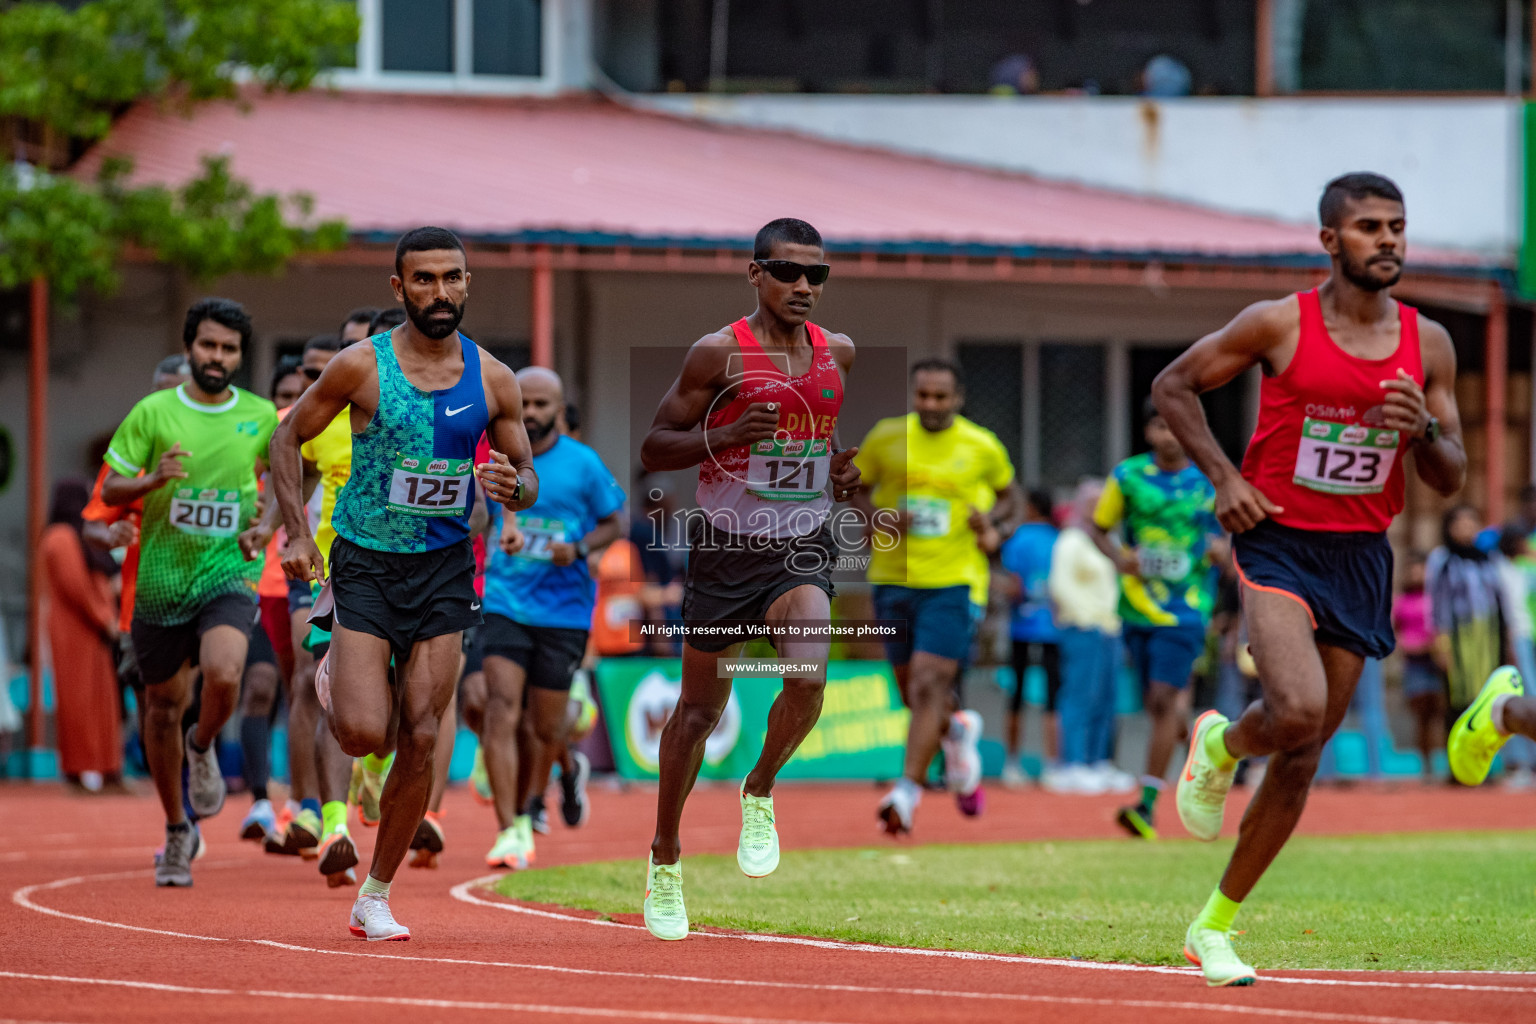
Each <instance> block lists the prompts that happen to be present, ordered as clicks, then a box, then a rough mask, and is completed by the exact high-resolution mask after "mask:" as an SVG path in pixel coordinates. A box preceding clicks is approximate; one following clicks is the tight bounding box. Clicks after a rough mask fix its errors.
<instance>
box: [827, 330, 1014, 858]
mask: <svg viewBox="0 0 1536 1024" xmlns="http://www.w3.org/2000/svg"><path fill="white" fill-rule="evenodd" d="M964 397H965V393H964V391H963V390H962V388H961V385H960V371H959V368H958V367H956V366H955V365H954V364H953V363H951V362H949V361H947V360H944V359H924V360H922V361H921V362H919V363H917V364H916V365H914V366H913V367H912V408H913V411H912V412H911V413H909V414H908V415H906V416H896V417H891V418H889V419H884V420H881V421H880V422H879V423H876V424H875V426H874V428H873V429H872V430H870V432H869V436H868V437H866V438H865V439H864V443H863V444H861V445H859V454H858V456H857V457H856V458H855V460H854V461H855V463H856V464H857V465H858V467H859V472H860V474H861V475H862V478H863V482H864V489H863V490H861V491H860V493H859V495H858V497H856V498H855V503H856V504H857V505H858V506H859V507H860V508H862V509H863V510H864V513H865V515H866V516H867V517H869V519H870V522H871V524H872V525H873V528H874V530H875V531H879V534H880V535H877V536H874V537H873V541H874V543H873V552H872V555H871V557H870V562H869V580H870V582H871V583H874V584H875V614H876V616H877V617H878V618H881V619H902V620H905V621H906V623H907V632H906V635H905V636H903V637H899V638H898V639H897V640H895V641H888V642H887V643H886V645H885V646H886V656H887V657H888V658H890V660H891V665H892V667H893V668H894V669H895V671H896V682H897V685H898V686H899V687H900V688H901V696H902V700H903V701H905V702H906V705H907V707H909V708H910V709H911V710H912V720H911V723H910V724H909V726H908V732H907V755H906V764H905V767H904V770H903V773H902V777H901V778H900V779H898V780H897V782H896V785H895V786H894V787H892V789H891V791H890V792H889V793H887V794H886V796H885V799H883V800H881V801H880V807H879V811H878V814H879V818H880V821H881V822H882V824H883V825H884V827H885V829H886V831H887V832H889V833H890V834H891V835H896V834H899V833H902V832H910V831H911V830H912V818H913V814H914V812H915V811H916V810H917V805H918V802H919V801H920V800H921V799H922V794H923V782H924V780H926V779H927V777H928V766H929V764H930V763H931V762H932V761H933V755H934V754H936V753H937V752H938V750H939V748H940V746H941V745H942V746H943V748H944V782H945V786H946V788H948V789H949V790H950V791H951V792H953V793H954V794H955V797H956V800H957V802H958V803H959V805H960V810H961V811H962V812H963V813H965V814H967V815H976V814H979V813H981V810H982V807H983V806H984V802H985V796H984V794H983V792H982V790H981V756H980V753H979V751H978V750H977V741H978V740H979V739H980V738H981V716H980V715H978V714H977V713H976V712H974V711H962V710H960V701H959V699H958V697H959V679H960V675H961V672H962V670H963V668H964V665H965V663H966V661H967V658H968V655H969V653H970V646H971V639H972V637H973V636H974V635H975V632H976V626H977V625H978V624H979V623H980V621H981V616H982V613H983V612H984V611H985V610H986V602H987V582H988V579H989V575H990V574H989V569H988V564H987V560H988V559H989V558H990V557H991V556H992V555H993V554H994V553H995V552H996V551H997V549H998V548H999V547H1000V546H1001V545H1002V542H1003V540H1005V539H1006V538H1007V536H1008V535H1009V534H1011V533H1012V532H1013V529H1014V527H1015V526H1017V525H1018V523H1017V522H1016V521H1015V517H1016V516H1017V515H1018V514H1019V513H1020V512H1021V511H1022V509H1023V506H1024V502H1023V500H1022V499H1021V497H1020V496H1019V495H1018V493H1017V492H1018V485H1017V484H1016V483H1014V477H1013V466H1012V464H1011V463H1010V462H1009V461H1008V452H1007V450H1006V449H1005V448H1004V447H1003V444H1002V442H1001V441H999V440H998V439H997V436H996V435H995V434H993V433H992V432H991V431H990V430H987V429H986V428H985V427H981V426H978V425H977V424H975V423H972V422H971V421H970V420H968V419H966V418H965V417H963V416H961V415H959V413H958V410H959V409H960V406H961V404H962V402H963V400H964ZM877 509H879V510H881V511H880V512H878V513H877V511H876V510H877Z"/></svg>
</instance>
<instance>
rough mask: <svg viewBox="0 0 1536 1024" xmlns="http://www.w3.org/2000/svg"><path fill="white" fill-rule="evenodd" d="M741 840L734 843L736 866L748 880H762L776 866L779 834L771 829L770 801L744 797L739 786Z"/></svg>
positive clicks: (762, 797) (744, 786)
mask: <svg viewBox="0 0 1536 1024" xmlns="http://www.w3.org/2000/svg"><path fill="white" fill-rule="evenodd" d="M740 795H741V838H740V839H738V840H737V842H736V866H737V867H739V868H741V873H742V874H744V875H746V876H747V877H748V878H763V877H765V876H767V875H771V874H773V869H774V868H776V867H778V866H779V832H778V829H776V828H774V827H773V797H771V796H748V795H747V790H746V783H745V782H743V783H742V789H741V791H740Z"/></svg>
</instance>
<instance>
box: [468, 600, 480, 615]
mask: <svg viewBox="0 0 1536 1024" xmlns="http://www.w3.org/2000/svg"><path fill="white" fill-rule="evenodd" d="M469 610H470V611H472V612H477V611H479V610H480V602H479V601H471V602H470V603H469Z"/></svg>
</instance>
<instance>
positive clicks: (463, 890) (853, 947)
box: [448, 874, 1536, 995]
mask: <svg viewBox="0 0 1536 1024" xmlns="http://www.w3.org/2000/svg"><path fill="white" fill-rule="evenodd" d="M502 877H503V875H501V874H496V875H483V876H481V877H480V878H475V879H471V880H470V881H468V882H461V883H460V884H458V885H456V886H454V887H453V888H452V889H450V890H448V892H449V895H451V896H452V897H453V898H454V899H456V900H461V901H463V902H465V903H469V904H473V905H475V906H480V907H491V908H494V909H496V910H505V911H509V912H511V913H514V914H526V915H529V916H532V917H545V918H553V919H554V920H557V921H567V922H571V923H573V924H591V925H600V926H604V927H609V928H628V929H631V930H635V931H644V930H645V926H644V925H638V924H623V923H620V922H618V921H604V920H600V919H598V918H591V917H577V916H576V915H574V914H561V913H556V912H554V911H550V910H538V909H535V908H533V907H525V906H522V905H521V904H518V903H514V902H511V901H508V900H506V899H505V898H502V899H497V900H486V899H481V898H480V897H478V896H476V895H474V894H473V893H472V892H470V890H471V889H476V888H490V886H491V884H492V883H493V882H495V881H497V880H498V879H500V878H502ZM691 936H698V937H700V938H711V939H738V940H740V941H742V942H765V943H770V944H776V945H791V946H808V947H810V948H812V949H831V950H840V951H843V952H852V953H892V954H897V955H901V956H921V957H936V958H939V959H944V960H969V961H973V962H975V961H981V962H985V963H1004V964H1032V965H1036V966H1043V967H1068V968H1073V969H1075V970H1083V971H1119V972H1125V971H1130V972H1134V973H1139V974H1179V975H1185V976H1191V975H1198V974H1199V970H1198V968H1194V967H1164V966H1158V965H1156V964H1117V963H1103V962H1100V961H1097V960H1054V959H1051V958H1049V957H1032V956H1013V955H1009V954H1005V953H974V952H971V951H969V950H958V949H917V948H913V947H910V946H880V945H875V944H873V943H866V942H835V941H833V940H831V939H810V938H805V937H803V936H798V935H759V934H755V933H752V932H721V931H696V932H693V933H691ZM1447 973H1456V974H1479V973H1482V972H1478V971H1456V972H1447ZM1488 973H1498V974H1514V975H1516V976H1518V977H1532V975H1531V974H1528V973H1525V972H1520V971H1500V972H1488ZM1261 977H1262V979H1263V980H1264V981H1265V982H1280V983H1282V984H1288V985H1334V986H1345V987H1350V988H1394V989H1434V990H1443V991H1449V992H1512V993H1520V994H1522V995H1536V987H1529V986H1518V985H1466V984H1455V983H1452V982H1443V981H1366V980H1363V979H1353V978H1294V977H1280V976H1277V975H1273V974H1264V975H1262V976H1261Z"/></svg>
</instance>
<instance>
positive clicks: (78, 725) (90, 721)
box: [37, 480, 123, 790]
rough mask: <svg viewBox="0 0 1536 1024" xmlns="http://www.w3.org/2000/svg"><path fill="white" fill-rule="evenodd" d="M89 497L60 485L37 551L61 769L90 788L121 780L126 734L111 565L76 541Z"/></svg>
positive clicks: (76, 487) (76, 485)
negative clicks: (115, 653) (114, 657)
mask: <svg viewBox="0 0 1536 1024" xmlns="http://www.w3.org/2000/svg"><path fill="white" fill-rule="evenodd" d="M89 500H90V492H89V490H88V489H87V488H86V486H85V484H84V483H83V482H81V481H78V480H62V481H60V482H59V484H58V485H57V486H56V487H55V488H54V492H53V511H52V512H51V513H50V515H49V526H48V528H47V529H46V530H44V531H43V538H42V543H41V545H40V547H39V550H38V552H37V554H38V557H39V558H40V559H41V562H40V563H39V564H40V566H41V568H42V573H43V580H44V584H45V597H44V600H45V604H44V606H43V607H44V611H43V614H44V617H45V620H46V622H47V624H48V643H49V647H50V648H51V650H52V653H53V688H54V693H55V695H56V697H55V703H56V709H57V710H56V714H55V733H56V735H57V739H58V746H59V770H60V771H61V773H62V774H63V775H64V777H65V778H66V779H67V780H69V781H70V782H75V783H79V784H82V785H84V786H85V788H87V789H91V790H95V789H99V788H100V787H101V785H102V783H103V782H107V783H116V782H118V781H119V780H120V779H121V777H122V772H123V739H122V722H121V718H120V713H119V712H120V709H119V704H118V697H117V672H116V670H115V668H114V666H113V662H112V651H113V649H114V646H115V645H116V642H117V607H116V603H115V602H114V600H113V597H112V579H111V575H110V574H111V572H112V571H114V570H115V568H116V564H115V563H114V562H113V561H112V559H111V556H109V555H106V554H104V553H102V552H100V551H97V550H95V549H93V548H88V547H87V546H86V544H85V543H84V541H83V540H82V539H81V536H80V523H81V518H80V514H81V512H82V511H84V509H85V506H86V503H87V502H88V501H89Z"/></svg>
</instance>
